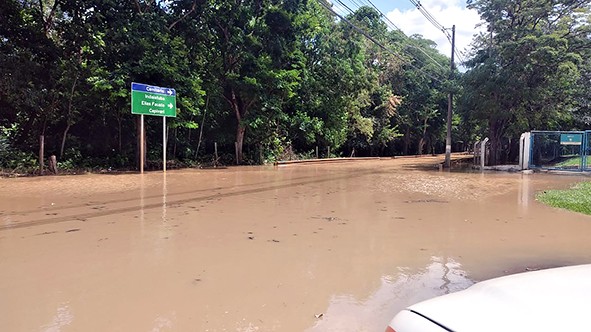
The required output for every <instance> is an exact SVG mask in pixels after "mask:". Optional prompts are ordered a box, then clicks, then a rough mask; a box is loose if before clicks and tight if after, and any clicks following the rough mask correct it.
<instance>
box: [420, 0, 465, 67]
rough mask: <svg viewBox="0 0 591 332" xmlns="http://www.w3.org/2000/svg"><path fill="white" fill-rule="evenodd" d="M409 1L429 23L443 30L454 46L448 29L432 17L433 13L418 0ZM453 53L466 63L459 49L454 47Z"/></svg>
mask: <svg viewBox="0 0 591 332" xmlns="http://www.w3.org/2000/svg"><path fill="white" fill-rule="evenodd" d="M409 1H410V2H411V3H412V4H413V5H414V6H415V7H416V8H417V10H418V11H419V12H420V13H421V14H422V15H423V16H424V17H425V18H426V19H427V21H429V22H430V23H431V24H432V25H433V26H434V27H435V28H436V29H437V30H441V32H443V34H444V35H445V37H447V40H448V41H449V43H450V44H453V43H452V41H451V36H450V35H449V32H448V31H447V30H448V29H446V28H445V27H444V26H443V25H442V24H441V23H439V22H438V21H437V19H435V17H434V16H433V15H431V13H429V11H428V10H427V9H426V8H425V7H424V6H423V5H422V4H421V2H420V1H416V0H409ZM452 52H454V53H455V54H456V55H457V56H458V59H459V60H460V62H465V60H464V58H463V56H461V54H462V53H461V52H460V51H459V50H458V49H457V47H454V49H453V50H452Z"/></svg>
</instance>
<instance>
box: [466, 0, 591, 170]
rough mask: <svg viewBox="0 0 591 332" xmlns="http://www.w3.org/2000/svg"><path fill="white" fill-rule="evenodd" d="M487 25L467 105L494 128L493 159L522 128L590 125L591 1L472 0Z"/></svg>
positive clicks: (472, 64) (473, 63)
mask: <svg viewBox="0 0 591 332" xmlns="http://www.w3.org/2000/svg"><path fill="white" fill-rule="evenodd" d="M468 4H469V6H471V7H473V8H475V9H477V10H478V12H479V13H480V14H481V16H482V18H483V19H484V20H485V21H486V23H487V24H488V31H489V34H488V35H482V36H480V37H479V38H477V39H476V40H475V42H474V46H475V54H474V57H473V58H472V59H471V60H470V61H469V62H468V64H467V65H468V66H469V68H470V70H469V71H468V72H467V73H466V75H465V76H464V82H463V86H464V96H463V98H462V101H463V103H462V107H463V108H464V112H465V114H466V115H467V117H468V118H472V119H476V120H480V123H481V124H482V126H483V127H484V128H487V129H488V137H489V138H490V140H491V147H492V151H493V153H492V154H491V162H492V163H497V162H500V161H505V160H506V159H507V156H508V151H507V149H503V147H502V140H503V139H506V138H510V137H513V138H516V137H518V136H519V134H520V133H521V132H523V131H527V130H532V129H538V130H542V129H544V130H558V129H563V130H569V129H576V128H580V129H585V128H587V129H588V125H589V123H583V122H581V120H582V119H583V118H584V117H583V115H584V114H586V113H587V114H588V110H589V100H590V98H591V87H590V83H591V82H590V81H589V70H590V69H591V67H589V65H590V61H589V58H590V55H591V39H590V38H591V25H590V23H591V22H590V16H589V14H590V11H589V10H590V5H589V2H588V1H584V0H556V1H529V0H471V1H468Z"/></svg>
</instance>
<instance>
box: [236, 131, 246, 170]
mask: <svg viewBox="0 0 591 332" xmlns="http://www.w3.org/2000/svg"><path fill="white" fill-rule="evenodd" d="M245 132H246V127H244V126H243V125H242V124H238V128H237V129H236V164H242V159H243V158H242V145H243V144H244V133H245Z"/></svg>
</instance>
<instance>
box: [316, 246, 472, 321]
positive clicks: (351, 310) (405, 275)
mask: <svg viewBox="0 0 591 332" xmlns="http://www.w3.org/2000/svg"><path fill="white" fill-rule="evenodd" d="M473 283H474V281H472V280H470V279H469V278H468V277H467V274H466V271H464V270H462V265H461V264H460V263H459V262H457V261H455V260H454V259H452V258H444V257H431V263H430V264H429V265H427V266H425V267H424V268H422V269H416V270H414V269H411V268H408V267H399V268H398V271H397V272H395V273H394V274H390V275H385V276H382V277H381V278H380V287H379V288H378V289H377V290H376V291H375V292H374V293H373V294H371V295H370V296H369V297H367V298H363V299H359V298H356V297H355V296H354V295H351V294H338V295H334V296H333V297H332V298H331V299H330V302H329V306H328V309H327V311H326V313H324V314H323V317H322V318H321V319H320V320H319V321H318V322H317V323H316V325H315V326H314V327H313V328H310V329H308V330H307V331H308V332H317V331H318V332H319V331H335V332H336V331H342V332H353V331H355V332H361V331H382V330H384V329H385V326H386V325H387V324H388V322H389V321H390V320H391V319H392V318H393V313H396V312H398V311H400V310H401V309H403V308H405V307H407V306H409V305H411V304H414V303H417V302H420V301H423V300H425V299H429V298H432V297H434V296H438V295H443V294H449V293H450V292H455V291H458V290H462V289H465V288H467V287H469V286H470V285H472V284H473Z"/></svg>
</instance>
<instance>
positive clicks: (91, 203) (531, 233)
mask: <svg viewBox="0 0 591 332" xmlns="http://www.w3.org/2000/svg"><path fill="white" fill-rule="evenodd" d="M435 162H437V160H436V158H421V159H396V160H373V161H359V162H348V163H332V164H301V165H291V166H284V167H241V168H230V169H216V170H180V171H171V172H168V174H162V173H149V174H144V175H139V174H129V175H82V176H63V177H43V178H22V179H0V326H2V330H5V331H240V332H246V331H312V332H316V331H344V332H347V331H380V332H381V331H383V330H384V328H385V326H386V324H387V322H388V321H389V320H390V319H391V318H392V316H393V315H394V314H395V313H396V312H397V311H398V310H400V309H402V308H403V307H405V306H407V305H409V304H412V303H414V302H417V301H420V300H423V299H426V298H430V297H433V296H435V295H440V294H445V293H448V292H453V291H457V290H461V289H464V288H466V287H468V286H469V285H471V284H473V283H474V282H476V281H480V280H483V279H488V278H491V277H497V276H501V275H505V274H508V273H514V272H522V271H525V270H526V269H536V268H541V267H553V266H563V265H571V264H581V263H591V217H589V216H585V215H580V214H575V213H571V212H567V211H563V210H558V209H554V208H550V207H547V206H544V205H542V204H540V203H538V202H537V201H535V198H534V194H535V192H536V191H540V190H545V189H547V188H567V187H569V186H570V185H572V184H574V183H576V182H580V181H584V180H588V178H585V177H580V176H557V175H548V174H535V175H521V174H519V173H518V174H508V173H486V174H480V173H455V172H451V173H449V172H438V171H436V170H434V171H431V170H427V169H430V167H427V166H426V165H432V164H434V163H435ZM320 314H322V315H320ZM316 316H321V317H319V318H317V317H316Z"/></svg>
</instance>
